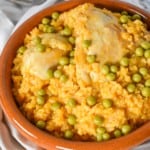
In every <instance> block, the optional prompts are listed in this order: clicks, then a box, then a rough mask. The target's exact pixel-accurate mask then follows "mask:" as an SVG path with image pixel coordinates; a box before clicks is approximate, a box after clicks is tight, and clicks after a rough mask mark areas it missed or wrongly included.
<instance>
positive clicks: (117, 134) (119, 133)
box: [114, 129, 122, 138]
mask: <svg viewBox="0 0 150 150" xmlns="http://www.w3.org/2000/svg"><path fill="white" fill-rule="evenodd" d="M121 135H122V133H121V131H120V130H119V129H116V130H115V131H114V136H115V137H116V138H118V137H120V136H121Z"/></svg>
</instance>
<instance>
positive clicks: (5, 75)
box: [0, 0, 150, 150]
mask: <svg viewBox="0 0 150 150" xmlns="http://www.w3.org/2000/svg"><path fill="white" fill-rule="evenodd" d="M85 2H90V3H93V4H95V5H96V6H98V7H101V8H103V7H105V8H108V9H110V10H112V11H113V10H114V11H121V10H127V11H128V12H130V13H138V14H140V15H141V16H143V18H144V21H145V22H146V23H147V25H148V27H149V28H150V14H149V13H148V12H145V11H143V10H141V9H139V8H137V7H135V6H133V5H130V4H127V3H124V2H119V1H116V0H105V1H101V0H72V1H69V2H63V3H60V4H57V5H54V6H52V7H48V8H46V9H44V10H42V11H41V12H39V13H37V14H35V15H34V16H32V17H31V18H30V19H28V20H27V21H25V23H23V24H22V25H21V26H20V27H19V28H18V29H17V30H16V31H15V33H14V34H13V35H12V36H11V37H10V39H9V41H8V42H7V44H6V46H5V48H4V50H3V53H2V55H1V58H0V99H1V100H0V103H1V106H2V108H3V111H4V113H5V115H6V116H7V118H8V120H9V121H10V122H11V123H12V124H13V125H14V126H15V128H17V130H18V131H19V132H20V133H21V134H22V135H23V136H24V137H26V138H27V139H28V140H30V141H32V142H33V143H35V144H37V145H39V146H40V147H42V148H45V149H49V150H55V149H63V148H68V150H69V149H71V150H91V149H92V150H99V149H102V150H124V149H130V148H132V147H134V146H136V145H138V144H141V143H142V142H144V141H146V140H148V139H150V122H148V123H146V124H145V125H143V126H141V127H140V128H138V129H137V130H135V131H133V132H132V133H130V134H128V135H126V136H123V137H120V138H118V139H112V140H110V141H106V142H101V143H98V142H79V141H68V140H65V139H60V138H57V137H54V136H52V135H50V134H48V133H46V132H44V131H41V130H39V129H38V128H36V127H35V126H34V125H33V124H31V123H30V122H29V121H28V120H27V119H26V118H25V117H24V116H23V114H22V113H21V112H20V110H19V109H18V107H17V105H16V103H15V100H14V97H13V95H12V91H11V87H12V83H11V67H12V61H13V59H14V57H15V55H16V49H17V48H18V47H19V46H20V45H21V44H22V43H23V39H24V37H25V35H26V33H28V32H29V31H30V30H31V29H32V28H33V27H35V26H36V25H37V24H38V23H39V22H40V21H41V19H42V18H43V17H45V16H47V15H50V14H51V13H52V12H53V11H59V12H63V11H66V10H68V9H71V8H73V7H75V6H77V5H79V4H83V3H85Z"/></svg>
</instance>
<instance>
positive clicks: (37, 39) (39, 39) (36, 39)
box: [33, 36, 41, 44]
mask: <svg viewBox="0 0 150 150" xmlns="http://www.w3.org/2000/svg"><path fill="white" fill-rule="evenodd" d="M33 43H34V44H40V43H41V38H40V37H38V36H36V37H34V39H33Z"/></svg>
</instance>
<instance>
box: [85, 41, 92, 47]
mask: <svg viewBox="0 0 150 150" xmlns="http://www.w3.org/2000/svg"><path fill="white" fill-rule="evenodd" d="M91 44H92V41H91V40H84V41H83V47H84V48H89V47H90V46H91Z"/></svg>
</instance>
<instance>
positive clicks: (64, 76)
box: [60, 75, 68, 83]
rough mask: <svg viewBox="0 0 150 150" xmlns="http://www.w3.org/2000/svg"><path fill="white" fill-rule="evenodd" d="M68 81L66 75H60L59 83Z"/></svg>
mask: <svg viewBox="0 0 150 150" xmlns="http://www.w3.org/2000/svg"><path fill="white" fill-rule="evenodd" d="M67 80H68V76H67V75H61V77H60V81H61V82H63V83H64V82H66V81H67Z"/></svg>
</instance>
